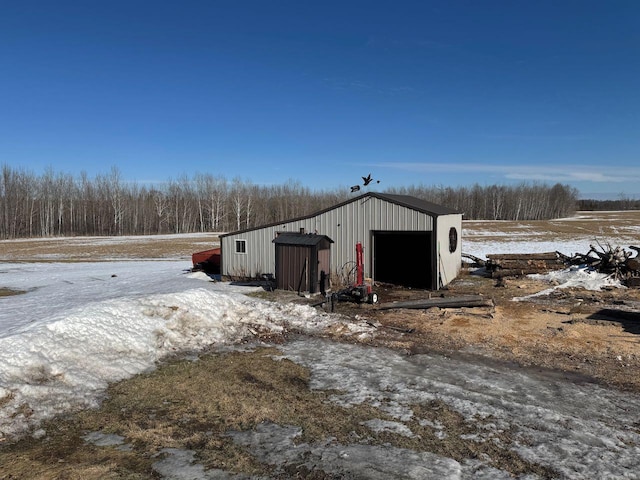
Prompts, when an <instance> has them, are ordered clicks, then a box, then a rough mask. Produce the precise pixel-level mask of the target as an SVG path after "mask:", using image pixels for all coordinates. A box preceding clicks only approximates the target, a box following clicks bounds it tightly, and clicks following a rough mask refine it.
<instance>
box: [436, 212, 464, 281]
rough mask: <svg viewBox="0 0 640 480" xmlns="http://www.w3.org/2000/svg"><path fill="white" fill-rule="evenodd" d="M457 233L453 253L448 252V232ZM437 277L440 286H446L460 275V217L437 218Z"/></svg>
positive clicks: (457, 215) (459, 215)
mask: <svg viewBox="0 0 640 480" xmlns="http://www.w3.org/2000/svg"><path fill="white" fill-rule="evenodd" d="M452 227H453V228H455V229H456V231H457V245H456V249H455V250H454V251H453V252H450V251H449V230H450V229H451V228H452ZM436 242H437V244H436V254H437V257H438V258H437V259H436V261H437V262H438V275H439V278H440V280H441V281H442V285H443V286H444V285H447V284H448V283H450V282H451V281H452V280H453V279H454V278H456V277H457V276H458V275H459V274H460V269H461V268H462V215H461V214H452V215H443V216H441V217H438V233H437V239H436Z"/></svg>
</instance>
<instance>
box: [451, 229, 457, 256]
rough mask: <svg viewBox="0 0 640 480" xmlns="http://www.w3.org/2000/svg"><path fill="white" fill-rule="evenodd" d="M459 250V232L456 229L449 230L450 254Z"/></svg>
mask: <svg viewBox="0 0 640 480" xmlns="http://www.w3.org/2000/svg"><path fill="white" fill-rule="evenodd" d="M457 248H458V230H456V227H451V228H450V229H449V252H451V253H453V252H455V251H456V249H457Z"/></svg>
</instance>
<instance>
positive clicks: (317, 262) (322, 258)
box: [273, 232, 333, 293]
mask: <svg viewBox="0 0 640 480" xmlns="http://www.w3.org/2000/svg"><path fill="white" fill-rule="evenodd" d="M273 243H274V244H275V248H276V265H275V275H276V288H278V289H280V290H297V291H298V292H309V293H316V292H318V291H320V290H322V288H323V286H322V285H321V279H323V278H326V279H329V278H330V271H329V270H330V268H331V244H332V243H333V240H331V239H330V238H329V237H327V236H326V235H315V234H307V233H293V232H283V233H280V234H278V236H277V237H276V238H275V239H274V240H273Z"/></svg>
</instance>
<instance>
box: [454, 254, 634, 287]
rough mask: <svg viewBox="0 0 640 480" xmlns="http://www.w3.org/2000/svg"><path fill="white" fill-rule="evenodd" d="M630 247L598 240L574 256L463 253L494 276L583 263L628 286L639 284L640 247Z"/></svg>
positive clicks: (523, 273)
mask: <svg viewBox="0 0 640 480" xmlns="http://www.w3.org/2000/svg"><path fill="white" fill-rule="evenodd" d="M629 249H630V250H631V251H629V250H625V249H624V248H622V247H615V248H614V247H612V246H611V245H610V244H608V243H607V244H606V245H604V246H603V245H602V244H600V243H597V244H596V245H590V250H589V251H588V252H587V253H586V254H582V253H576V254H575V255H573V256H568V255H564V254H562V253H560V252H547V253H515V254H514V253H511V254H491V255H487V260H482V259H480V258H478V257H474V256H473V255H468V254H463V257H465V258H467V259H469V260H471V261H472V262H473V265H475V266H478V267H484V268H485V271H486V272H487V275H488V276H490V277H491V278H498V279H500V278H504V277H521V276H524V275H529V274H532V273H546V272H549V271H551V270H562V269H564V268H566V267H570V266H575V265H581V266H586V267H588V268H591V269H593V270H596V271H598V272H600V273H606V274H608V275H611V276H612V277H613V278H615V279H617V280H620V281H622V282H623V283H625V284H626V285H627V286H633V287H640V247H634V246H630V247H629ZM634 252H635V254H634Z"/></svg>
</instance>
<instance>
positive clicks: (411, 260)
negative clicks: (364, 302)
mask: <svg viewBox="0 0 640 480" xmlns="http://www.w3.org/2000/svg"><path fill="white" fill-rule="evenodd" d="M373 248H374V252H373V272H374V278H375V280H376V281H378V282H385V283H391V284H393V285H402V286H404V287H411V288H424V289H427V290H432V289H433V285H435V284H436V283H435V282H434V281H433V278H431V277H432V266H433V262H432V258H431V251H432V233H431V232H374V233H373Z"/></svg>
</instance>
